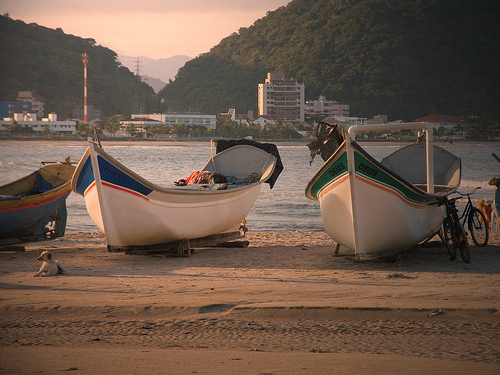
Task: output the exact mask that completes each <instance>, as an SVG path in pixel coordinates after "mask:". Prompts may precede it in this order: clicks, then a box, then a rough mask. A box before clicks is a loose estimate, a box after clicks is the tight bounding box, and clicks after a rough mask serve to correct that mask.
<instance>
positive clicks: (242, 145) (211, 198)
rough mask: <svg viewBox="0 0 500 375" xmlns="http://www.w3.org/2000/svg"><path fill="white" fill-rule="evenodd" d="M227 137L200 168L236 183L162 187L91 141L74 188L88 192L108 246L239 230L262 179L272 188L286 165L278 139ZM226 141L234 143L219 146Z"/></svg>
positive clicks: (86, 196) (119, 248) (92, 213)
mask: <svg viewBox="0 0 500 375" xmlns="http://www.w3.org/2000/svg"><path fill="white" fill-rule="evenodd" d="M224 142H225V143H224ZM224 142H221V141H219V142H218V143H217V151H218V152H217V153H216V154H215V155H213V156H212V157H211V158H210V159H209V161H208V163H207V164H206V165H205V167H204V168H203V169H202V171H212V172H217V173H219V174H222V175H224V176H228V178H229V179H230V180H231V181H233V182H235V183H234V184H232V183H231V181H230V182H229V183H205V184H188V185H178V186H176V185H174V184H172V186H171V187H161V186H158V185H156V184H153V183H151V182H148V181H147V180H145V179H144V178H142V177H141V176H139V175H137V174H136V173H135V172H133V171H131V170H130V169H128V168H127V167H125V166H124V165H122V164H121V163H120V162H118V161H117V160H115V159H114V158H113V157H111V156H110V155H109V154H107V153H106V152H105V151H104V150H103V149H102V148H100V147H99V146H98V145H97V144H95V143H93V142H91V143H90V145H89V147H88V149H87V150H86V152H85V154H84V155H83V157H82V159H81V160H80V162H79V164H78V166H77V167H76V170H75V173H74V175H73V179H72V183H71V188H72V190H73V191H74V192H76V193H78V194H80V195H82V196H83V197H84V199H85V204H86V206H87V211H88V213H89V215H90V217H91V218H92V220H93V222H94V223H95V224H96V225H97V227H98V228H99V229H100V230H101V231H102V232H104V233H105V237H106V243H107V246H108V250H109V251H127V250H128V249H133V248H137V247H139V248H140V247H145V246H151V245H161V244H166V243H172V242H175V241H181V240H189V239H199V238H202V237H207V236H212V235H215V234H220V233H224V232H232V231H238V230H239V228H240V224H241V222H242V221H243V220H244V219H245V217H246V216H247V215H248V213H249V212H250V210H251V208H252V206H253V205H254V202H255V200H256V199H257V197H258V195H259V192H260V189H261V186H262V183H264V182H268V183H269V184H270V187H271V188H272V186H273V184H274V182H275V181H276V179H277V176H278V175H279V173H280V172H281V170H282V165H281V161H280V159H279V154H278V151H277V148H276V146H275V145H272V144H259V143H257V142H251V141H248V142H242V141H234V142H233V143H230V144H228V142H229V141H224ZM233 144H234V145H233ZM220 145H222V146H220ZM259 145H260V146H263V147H262V148H264V149H267V150H271V152H273V153H274V155H273V154H272V153H270V152H266V151H264V150H263V149H262V148H259V147H257V146H259ZM227 146H232V147H228V148H226V149H224V150H222V151H221V149H222V148H224V147H227ZM266 146H267V147H266ZM273 147H274V148H273ZM151 167H152V168H155V166H151ZM249 176H250V178H249ZM245 179H247V181H246V182H245Z"/></svg>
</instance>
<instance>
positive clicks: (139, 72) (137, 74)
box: [135, 58, 141, 77]
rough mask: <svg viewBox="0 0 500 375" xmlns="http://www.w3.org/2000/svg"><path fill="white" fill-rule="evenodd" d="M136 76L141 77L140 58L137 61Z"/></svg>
mask: <svg viewBox="0 0 500 375" xmlns="http://www.w3.org/2000/svg"><path fill="white" fill-rule="evenodd" d="M135 75H136V76H137V77H140V76H141V60H140V59H139V58H137V59H136V60H135Z"/></svg>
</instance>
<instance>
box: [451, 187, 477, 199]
mask: <svg viewBox="0 0 500 375" xmlns="http://www.w3.org/2000/svg"><path fill="white" fill-rule="evenodd" d="M479 189H481V186H478V187H476V188H474V190H473V191H472V193H461V192H459V191H458V190H457V191H455V193H457V194H460V195H461V196H462V197H465V196H467V197H468V196H470V195H472V194H474V193H475V192H476V190H479Z"/></svg>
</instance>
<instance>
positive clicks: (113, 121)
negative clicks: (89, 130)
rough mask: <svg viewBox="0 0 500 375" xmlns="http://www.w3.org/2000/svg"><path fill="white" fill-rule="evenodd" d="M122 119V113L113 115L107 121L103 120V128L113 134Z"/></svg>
mask: <svg viewBox="0 0 500 375" xmlns="http://www.w3.org/2000/svg"><path fill="white" fill-rule="evenodd" d="M122 119H123V116H122V115H114V116H112V117H111V118H110V119H109V120H108V121H106V122H104V130H106V131H107V132H108V133H110V134H111V136H112V137H114V136H115V134H116V132H117V131H118V130H120V121H121V120H122Z"/></svg>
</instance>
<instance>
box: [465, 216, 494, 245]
mask: <svg viewBox="0 0 500 375" xmlns="http://www.w3.org/2000/svg"><path fill="white" fill-rule="evenodd" d="M468 224H469V231H470V235H471V237H472V241H474V243H475V244H476V245H477V246H480V247H483V246H486V244H487V243H488V231H489V230H488V223H487V222H486V217H485V216H484V214H483V212H482V211H481V210H480V209H478V208H476V207H473V208H472V210H471V211H470V213H469V218H468Z"/></svg>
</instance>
